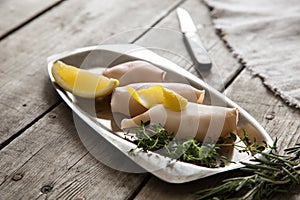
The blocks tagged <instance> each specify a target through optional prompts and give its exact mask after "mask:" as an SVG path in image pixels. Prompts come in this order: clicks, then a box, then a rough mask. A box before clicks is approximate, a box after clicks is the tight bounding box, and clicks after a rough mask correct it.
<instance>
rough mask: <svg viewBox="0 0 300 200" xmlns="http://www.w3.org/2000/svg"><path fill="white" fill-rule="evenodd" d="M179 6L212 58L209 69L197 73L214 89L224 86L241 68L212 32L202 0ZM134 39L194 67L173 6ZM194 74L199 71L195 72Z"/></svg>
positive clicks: (182, 63) (221, 88)
mask: <svg viewBox="0 0 300 200" xmlns="http://www.w3.org/2000/svg"><path fill="white" fill-rule="evenodd" d="M181 7H183V8H185V9H186V10H187V11H189V13H190V14H191V16H192V18H193V20H194V22H195V24H196V26H197V28H198V33H199V36H200V38H201V39H202V42H203V45H204V46H205V48H206V49H207V50H208V53H209V55H210V57H211V59H212V61H213V67H212V69H211V71H210V72H209V73H207V72H202V73H201V74H200V77H201V78H202V79H203V80H204V81H206V82H207V83H208V84H210V85H211V86H213V87H215V88H216V89H218V90H224V87H225V85H226V84H227V83H228V82H229V81H230V80H231V79H232V77H233V76H234V75H235V74H236V73H237V72H238V71H239V70H240V68H241V65H240V64H239V63H238V62H236V59H234V58H233V57H232V54H231V53H230V52H229V51H228V49H227V48H226V47H225V45H224V43H223V41H222V40H221V39H220V38H219V36H218V35H217V34H216V33H215V29H214V27H213V26H212V22H211V19H210V15H209V10H208V8H207V7H206V6H205V5H204V3H203V2H202V1H197V0H190V1H187V2H185V3H183V4H182V5H181ZM136 43H137V44H140V45H142V46H145V47H150V48H151V49H154V50H156V51H157V52H158V53H159V54H161V55H162V56H164V57H166V58H168V59H170V60H172V61H173V62H176V63H177V64H178V65H180V66H182V67H184V68H185V69H190V71H191V72H193V73H196V71H195V70H194V68H193V67H192V68H191V67H190V66H191V65H192V64H193V63H192V61H191V58H190V56H189V54H188V51H187V50H186V47H185V45H184V42H183V35H182V33H181V32H180V29H179V22H178V19H177V14H176V12H175V10H174V11H173V12H172V13H170V15H169V16H168V17H166V18H164V19H163V20H162V21H161V22H160V23H158V24H157V26H155V28H153V29H152V30H151V31H149V32H148V33H147V34H146V35H144V36H143V37H142V38H140V39H139V40H138V41H137V42H136ZM224 58H226V59H224ZM196 75H199V74H197V73H196Z"/></svg>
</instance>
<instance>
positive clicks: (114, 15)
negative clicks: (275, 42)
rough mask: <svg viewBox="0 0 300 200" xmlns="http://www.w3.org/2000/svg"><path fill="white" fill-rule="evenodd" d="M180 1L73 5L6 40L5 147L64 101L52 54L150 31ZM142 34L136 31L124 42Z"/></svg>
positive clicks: (0, 80)
mask: <svg viewBox="0 0 300 200" xmlns="http://www.w3.org/2000/svg"><path fill="white" fill-rule="evenodd" d="M179 2H180V1H179V0H177V1H172V0H167V1H162V2H161V1H158V0H155V1H147V0H142V1H137V2H135V1H123V0H112V1H97V0H92V1H89V3H85V2H83V1H80V0H70V1H66V2H63V3H61V4H60V6H58V7H56V8H54V9H52V10H51V12H47V13H45V14H44V15H43V16H41V17H39V18H37V19H36V20H34V21H33V22H32V23H30V24H28V25H27V26H25V27H24V28H22V29H21V30H19V31H18V32H16V33H15V34H13V35H11V36H9V37H7V38H6V39H5V40H3V41H2V42H1V43H0V62H1V68H0V90H1V91H0V93H1V96H0V110H1V113H0V118H1V119H2V120H1V122H0V144H1V143H2V142H4V141H5V140H7V139H8V138H10V137H11V136H13V135H14V134H16V133H17V132H18V131H20V130H22V128H24V127H26V125H28V124H30V123H31V122H32V121H33V120H34V119H36V118H37V117H38V116H40V115H42V114H43V113H45V112H47V110H48V109H49V108H51V106H53V105H55V103H57V102H58V98H57V95H56V94H55V93H54V92H53V89H52V86H51V85H50V83H49V79H48V77H47V74H46V70H45V66H46V59H47V57H48V56H49V55H52V54H55V53H58V52H62V51H65V50H70V49H73V48H77V47H83V46H87V45H95V44H99V43H100V42H101V41H103V40H105V39H106V38H108V37H110V36H111V35H112V34H116V33H119V32H122V31H125V30H131V29H135V28H138V27H145V26H146V27H147V26H148V27H149V26H151V25H152V24H154V23H155V22H156V21H157V20H159V19H160V17H162V16H164V15H165V13H166V12H167V11H168V10H169V9H171V8H173V7H174V5H176V4H177V3H179ZM145 10H147V12H145ZM137 16H139V17H137ZM140 33H141V31H138V32H135V33H134V34H133V35H130V38H125V39H124V40H125V41H123V42H129V41H130V40H133V39H134V38H135V37H137V35H138V34H140ZM128 40H129V41H128Z"/></svg>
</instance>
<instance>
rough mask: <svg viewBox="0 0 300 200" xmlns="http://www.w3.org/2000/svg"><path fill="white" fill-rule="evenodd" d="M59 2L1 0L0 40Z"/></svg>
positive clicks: (47, 0)
mask: <svg viewBox="0 0 300 200" xmlns="http://www.w3.org/2000/svg"><path fill="white" fill-rule="evenodd" d="M60 2H61V0H44V1H33V0H24V1H18V0H2V1H1V2H0V13H1V21H0V38H3V37H6V36H8V35H9V34H11V33H12V32H13V31H16V30H18V29H19V28H20V27H21V26H24V25H26V23H28V22H29V21H31V20H33V19H34V18H36V17H38V16H39V15H41V14H43V13H44V12H47V11H48V10H50V9H51V8H52V7H55V6H57V5H58V4H59V3H60Z"/></svg>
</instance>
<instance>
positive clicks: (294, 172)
mask: <svg viewBox="0 0 300 200" xmlns="http://www.w3.org/2000/svg"><path fill="white" fill-rule="evenodd" d="M276 142H277V140H275V144H274V146H273V151H271V152H270V153H265V152H263V151H261V150H260V149H256V151H257V152H258V153H259V154H258V155H259V156H256V157H255V158H254V159H253V160H251V161H252V162H255V164H253V163H250V162H244V163H243V164H244V165H245V168H241V169H240V170H242V171H246V172H250V173H251V175H249V176H244V177H235V178H230V179H226V180H224V181H223V184H221V185H219V186H217V187H213V188H209V189H204V190H201V191H198V192H196V194H197V195H199V198H198V199H199V200H200V199H215V200H223V199H224V200H225V199H226V200H227V199H240V200H250V199H251V200H261V199H271V198H272V197H273V196H274V195H275V194H276V193H290V192H291V191H292V190H293V189H294V188H295V187H296V186H297V185H299V183H300V176H299V173H300V159H299V155H300V143H298V144H296V145H295V147H293V148H288V149H285V152H286V154H287V155H279V154H277V153H276V152H275V147H276Z"/></svg>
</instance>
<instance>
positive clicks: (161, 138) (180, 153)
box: [129, 121, 265, 168]
mask: <svg viewBox="0 0 300 200" xmlns="http://www.w3.org/2000/svg"><path fill="white" fill-rule="evenodd" d="M132 131H133V130H131V132H132ZM133 132H135V133H136V140H135V143H136V144H137V149H139V148H141V149H143V150H144V151H148V150H151V151H157V152H158V153H159V154H161V155H164V156H167V157H170V158H173V159H176V160H179V161H183V162H187V163H192V164H195V165H199V166H204V167H209V168H216V167H224V166H225V165H226V164H227V163H229V162H231V161H230V159H229V158H228V157H227V156H226V155H224V154H223V152H222V148H224V147H232V148H233V147H236V148H239V151H240V152H248V151H249V150H254V149H261V150H263V149H265V147H264V146H259V145H258V144H257V143H256V142H254V143H253V142H251V141H250V139H249V137H248V135H247V134H246V132H244V136H243V137H242V138H241V141H243V142H244V143H246V144H247V145H246V146H240V145H238V143H239V141H236V140H237V137H236V135H235V134H233V133H230V136H229V137H226V138H220V139H219V140H218V141H217V143H214V142H212V143H211V144H209V143H208V144H205V145H204V144H203V143H202V142H200V141H197V140H196V139H194V138H186V139H176V138H174V136H173V135H172V134H169V133H168V132H167V131H166V130H165V129H164V128H163V127H162V126H161V125H158V124H150V122H149V121H148V122H141V126H140V127H138V128H136V129H135V130H134V131H133ZM134 151H135V149H132V150H130V152H129V153H130V154H134Z"/></svg>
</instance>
